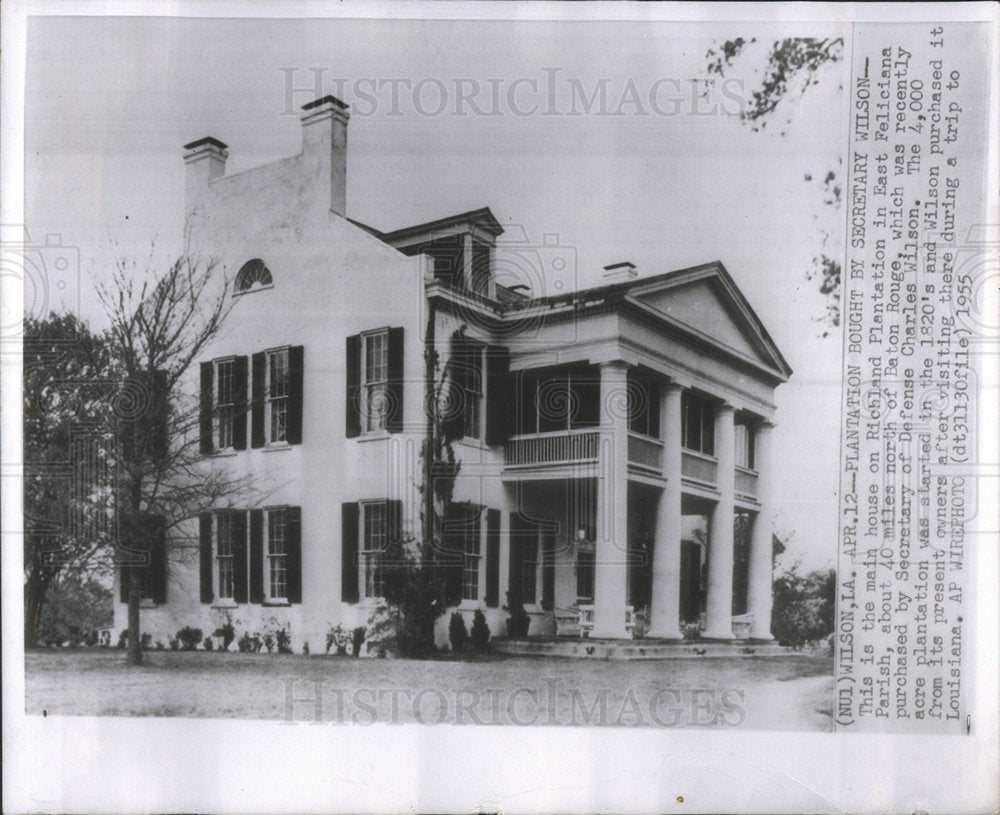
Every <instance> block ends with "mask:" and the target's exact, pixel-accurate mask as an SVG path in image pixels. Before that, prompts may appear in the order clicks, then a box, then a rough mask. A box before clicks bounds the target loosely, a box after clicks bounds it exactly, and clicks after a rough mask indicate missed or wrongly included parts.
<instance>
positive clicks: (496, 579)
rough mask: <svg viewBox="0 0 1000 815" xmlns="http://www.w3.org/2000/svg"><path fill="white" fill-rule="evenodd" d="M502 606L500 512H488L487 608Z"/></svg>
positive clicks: (496, 510)
mask: <svg viewBox="0 0 1000 815" xmlns="http://www.w3.org/2000/svg"><path fill="white" fill-rule="evenodd" d="M498 605H500V510H498V509H487V510H486V607H487V608H496V607H497V606H498Z"/></svg>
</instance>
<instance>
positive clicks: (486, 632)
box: [469, 608, 490, 652]
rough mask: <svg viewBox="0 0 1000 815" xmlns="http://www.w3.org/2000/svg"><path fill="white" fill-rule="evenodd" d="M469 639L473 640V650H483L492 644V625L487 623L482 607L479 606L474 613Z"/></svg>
mask: <svg viewBox="0 0 1000 815" xmlns="http://www.w3.org/2000/svg"><path fill="white" fill-rule="evenodd" d="M469 639H470V640H471V641H472V650H473V651H478V652H482V651H485V650H486V649H487V647H489V644H490V627H489V626H488V625H487V624H486V615H485V614H483V611H482V609H479V608H477V609H476V613H475V614H473V615H472V631H470V632H469Z"/></svg>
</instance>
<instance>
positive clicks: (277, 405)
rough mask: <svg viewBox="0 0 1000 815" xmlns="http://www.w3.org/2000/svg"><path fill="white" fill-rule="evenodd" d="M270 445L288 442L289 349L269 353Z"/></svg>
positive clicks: (268, 422)
mask: <svg viewBox="0 0 1000 815" xmlns="http://www.w3.org/2000/svg"><path fill="white" fill-rule="evenodd" d="M266 389H267V427H268V436H267V439H268V443H269V444H284V443H286V442H287V441H288V349H287V348H282V349H280V350H277V351H268V352H267V386H266Z"/></svg>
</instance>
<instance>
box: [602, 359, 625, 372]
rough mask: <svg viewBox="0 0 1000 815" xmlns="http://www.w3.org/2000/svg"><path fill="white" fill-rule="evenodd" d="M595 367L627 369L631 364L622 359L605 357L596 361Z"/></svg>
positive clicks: (609, 369) (610, 369) (611, 369)
mask: <svg viewBox="0 0 1000 815" xmlns="http://www.w3.org/2000/svg"><path fill="white" fill-rule="evenodd" d="M597 367H598V369H599V370H600V371H605V370H608V371H614V370H618V371H628V369H629V368H630V367H631V366H630V365H629V364H628V363H627V362H626V361H625V360H624V359H606V360H603V361H602V362H598V363H597Z"/></svg>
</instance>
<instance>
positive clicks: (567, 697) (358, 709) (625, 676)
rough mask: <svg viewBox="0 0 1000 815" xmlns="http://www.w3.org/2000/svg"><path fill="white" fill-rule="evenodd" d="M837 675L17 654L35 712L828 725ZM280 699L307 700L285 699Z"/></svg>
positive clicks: (777, 668)
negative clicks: (130, 662) (136, 661)
mask: <svg viewBox="0 0 1000 815" xmlns="http://www.w3.org/2000/svg"><path fill="white" fill-rule="evenodd" d="M832 673H833V668H832V660H830V659H828V658H820V657H808V656H788V657H778V658H774V657H770V658H752V657H751V658H743V659H734V658H703V659H681V660H669V661H640V662H611V661H586V660H573V659H558V658H547V657H514V656H501V655H484V656H480V657H476V658H471V659H468V660H440V661H439V660H434V661H420V660H412V661H411V660H393V659H354V658H351V657H328V656H318V655H314V656H303V655H291V654H287V655H269V654H239V653H221V652H217V651H216V652H204V651H196V652H174V651H148V652H146V662H145V664H143V665H141V666H138V667H131V668H130V667H126V666H125V665H124V652H123V651H119V650H117V649H78V650H77V649H73V650H70V649H66V650H52V651H34V652H28V653H26V654H25V679H26V684H25V687H26V691H25V692H26V700H25V708H26V711H27V712H28V713H29V714H35V715H87V716H183V717H199V718H202V717H205V718H241V719H264V720H268V719H270V720H285V721H288V720H292V721H300V722H308V721H315V720H317V719H318V720H322V721H324V722H355V723H371V722H372V721H380V722H396V721H400V722H422V723H425V724H438V723H468V724H556V725H573V724H577V725H587V724H590V725H594V724H607V725H622V726H636V725H638V726H661V727H663V726H728V727H745V728H753V729H781V730H829V729H830V728H831V712H832V703H831V700H832V693H833V681H832ZM317 688H319V690H318V691H317ZM289 697H291V698H292V699H293V700H295V699H305V700H306V701H293V703H292V704H291V706H289V704H288V699H289Z"/></svg>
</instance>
